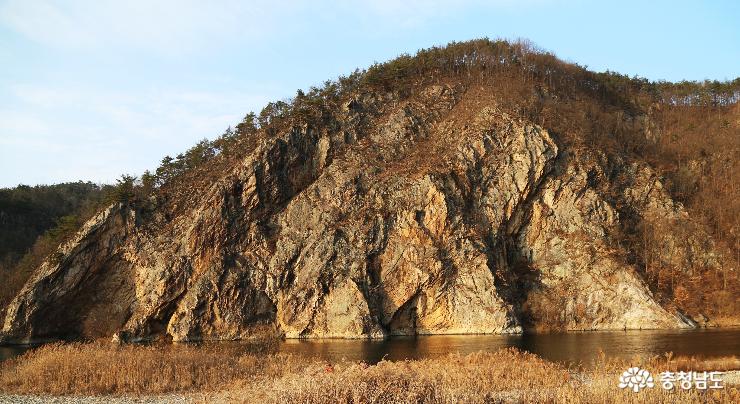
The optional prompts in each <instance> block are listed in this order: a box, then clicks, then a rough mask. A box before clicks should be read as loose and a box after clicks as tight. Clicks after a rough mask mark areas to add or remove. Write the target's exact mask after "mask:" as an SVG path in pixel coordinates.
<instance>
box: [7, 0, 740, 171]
mask: <svg viewBox="0 0 740 404" xmlns="http://www.w3.org/2000/svg"><path fill="white" fill-rule="evenodd" d="M738 4H740V2H737V1H680V0H676V1H631V0H622V1H598V2H596V1H593V2H589V1H581V0H572V1H556V0H521V1H515V0H493V1H466V0H458V1H452V0H434V1H417V0H406V1H403V2H395V1H388V0H381V1H372V0H365V1H353V0H345V1H320V0H314V1H304V0H295V1H277V0H272V1H263V0H256V1H229V0H226V1H215V0H214V1H194V0H159V1H158V0H148V1H138V0H128V1H110V0H97V1H72V0H71V1H47V0H18V1H15V0H0V186H14V185H17V184H19V183H24V184H42V183H47V184H48V183H56V182H61V181H73V180H78V179H82V180H91V181H95V182H112V181H114V179H115V178H116V177H118V176H119V175H120V174H122V173H131V174H140V173H142V172H143V171H144V170H145V169H153V168H156V166H157V165H158V162H159V161H160V160H161V158H162V157H163V156H165V155H167V154H170V155H174V154H177V153H178V152H181V151H184V150H185V149H187V148H188V147H190V146H191V145H193V144H194V143H195V142H196V141H198V140H199V139H202V138H204V137H207V138H214V137H216V136H218V135H219V134H221V133H222V132H223V131H224V129H225V128H226V127H227V126H229V125H233V124H235V123H236V122H238V121H239V120H240V119H241V117H242V116H244V114H246V113H247V112H249V111H251V110H254V111H259V110H260V109H261V108H262V106H263V105H264V104H265V103H267V102H268V101H271V100H276V99H282V98H287V97H291V96H293V95H294V94H295V91H296V89H298V88H303V89H305V88H308V87H309V86H311V85H318V84H320V83H321V82H323V81H324V80H326V79H329V78H335V77H337V76H338V75H340V74H346V73H349V72H351V71H352V70H354V69H355V68H357V67H366V66H368V65H369V64H371V63H372V62H373V61H384V60H387V59H390V58H393V57H394V56H396V55H398V54H400V53H403V52H414V51H416V50H417V49H419V48H422V47H429V46H432V45H440V44H445V43H447V42H449V41H452V40H466V39H471V38H477V37H483V36H488V37H490V38H519V37H521V38H527V39H530V40H532V41H533V42H535V43H536V44H537V45H539V46H540V47H542V48H545V49H547V50H550V51H553V52H555V53H556V54H557V55H558V56H559V57H561V58H562V59H565V60H570V61H574V62H578V63H579V64H581V65H587V66H588V67H589V68H590V69H592V70H597V71H603V70H606V69H610V70H615V71H619V72H621V73H627V74H630V75H635V74H637V75H640V76H643V77H647V78H650V79H655V80H658V79H665V80H681V79H692V80H703V79H705V78H708V79H719V80H723V79H732V78H735V77H737V76H740V6H739V5H738Z"/></svg>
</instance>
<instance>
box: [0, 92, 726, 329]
mask: <svg viewBox="0 0 740 404" xmlns="http://www.w3.org/2000/svg"><path fill="white" fill-rule="evenodd" d="M491 94H492V93H491V91H490V89H485V88H476V87H475V86H472V87H466V88H462V87H460V86H457V85H454V84H437V85H428V86H425V87H424V88H423V89H421V90H420V91H418V92H417V93H415V94H414V95H413V96H411V97H405V98H400V97H397V96H394V95H393V93H383V94H380V93H359V94H355V95H354V96H353V97H352V98H351V99H347V100H345V101H344V102H343V108H340V109H339V110H337V111H334V114H335V115H334V117H333V120H332V122H331V124H326V125H322V124H305V123H301V122H299V121H296V122H295V123H294V124H293V125H291V127H290V128H289V129H288V130H284V131H281V132H279V133H276V134H266V133H265V132H264V131H260V132H258V133H257V134H255V135H253V139H251V141H252V142H253V144H254V146H253V148H252V149H251V150H250V152H249V153H246V154H245V156H244V157H243V158H239V159H238V160H236V161H234V162H233V163H231V164H229V165H227V166H224V167H226V168H224V169H219V171H218V172H216V173H213V172H211V173H209V175H208V177H207V178H206V179H205V180H202V181H201V182H199V183H198V185H197V186H196V185H192V186H189V185H188V184H185V185H180V186H179V188H178V190H179V191H178V193H177V194H173V195H170V196H169V197H167V198H163V197H161V196H157V195H154V196H152V197H151V198H150V200H149V201H148V203H147V208H141V207H137V206H132V205H131V204H125V203H117V204H114V205H112V206H110V207H109V208H108V209H106V210H105V211H103V212H101V213H100V214H98V215H97V216H96V217H94V218H93V219H91V220H90V221H89V222H88V223H87V224H86V225H85V226H84V227H83V228H82V229H81V230H80V231H79V233H78V234H77V236H76V237H75V238H74V239H72V240H70V241H68V242H67V243H65V244H64V245H62V246H61V247H60V248H59V250H58V252H57V253H56V254H53V255H52V256H51V257H50V258H49V259H47V261H46V262H45V263H44V264H43V265H42V266H41V267H40V268H39V269H38V270H37V272H36V273H35V274H34V275H33V277H32V278H31V279H30V280H29V282H28V283H27V284H26V285H25V287H24V288H23V290H22V291H21V292H20V294H19V295H18V296H17V297H16V298H15V300H14V301H13V302H12V304H11V305H10V307H9V308H8V310H7V316H6V318H5V321H4V325H3V330H2V338H3V339H4V341H6V342H24V341H32V340H43V339H49V338H59V337H76V336H81V335H88V336H115V338H118V339H121V340H129V341H134V340H146V339H151V338H160V337H165V338H167V337H171V338H172V339H173V340H177V341H188V340H205V339H240V338H247V337H249V335H250V334H251V332H252V331H253V329H254V328H255V327H264V326H270V327H275V328H276V329H277V330H279V331H280V332H281V333H283V334H284V335H285V336H286V337H289V338H304V337H305V338H313V337H341V338H379V337H384V336H388V335H413V334H453V333H454V334H468V333H519V332H522V330H524V329H530V328H538V327H548V328H558V329H588V330H603V329H625V328H627V329H637V328H687V327H692V326H693V323H692V321H691V320H689V319H688V318H686V317H684V316H683V315H682V314H681V313H679V312H678V311H677V310H676V309H675V308H673V307H671V306H669V305H664V304H662V303H661V302H658V301H657V299H656V298H655V297H654V296H653V294H652V293H651V291H650V290H649V288H648V287H647V286H646V284H645V282H644V281H643V279H642V278H641V276H640V275H639V273H638V271H636V268H635V267H634V266H633V264H631V263H630V262H631V261H630V260H629V259H628V257H629V255H630V254H631V252H630V251H629V250H628V249H627V248H626V247H625V246H624V245H622V244H621V243H620V242H619V234H620V231H621V230H620V229H621V228H622V227H623V225H624V220H627V219H626V216H630V217H633V218H634V217H643V216H644V217H647V216H650V217H656V218H659V220H664V221H666V223H668V221H669V219H670V218H681V217H685V216H686V215H687V213H686V212H685V211H684V209H683V208H682V206H681V205H680V204H678V203H675V202H674V201H673V200H672V199H671V198H670V196H669V195H668V193H667V192H666V191H665V190H664V189H663V187H662V184H661V181H660V179H659V178H658V177H657V176H656V175H655V173H654V172H653V170H652V169H651V168H650V166H649V165H648V164H647V163H644V162H640V161H635V160H634V159H633V160H626V159H620V158H618V157H614V156H613V155H608V154H606V153H604V152H602V151H600V150H598V149H595V148H588V147H576V146H567V145H565V144H564V143H563V142H562V141H561V140H560V139H559V137H558V136H556V135H554V134H552V133H548V131H547V130H545V129H544V128H542V127H540V126H538V125H537V124H535V123H533V122H528V121H526V120H524V119H521V118H517V117H513V116H510V115H509V114H507V113H504V112H502V110H501V109H500V108H499V107H498V105H497V102H496V97H495V96H492V95H491ZM665 237H666V243H670V242H672V240H671V237H672V235H671V232H670V231H668V232H666V234H665ZM696 237H697V240H698V239H702V235H701V234H698V235H697V236H696ZM673 241H675V242H678V241H681V242H684V241H685V240H673ZM671 251H675V249H672V250H671ZM682 251H683V250H682ZM687 251H688V250H687ZM671 257H672V258H671ZM669 258H670V259H676V260H688V259H693V260H703V261H704V262H705V263H707V264H711V263H712V262H713V260H715V253H714V252H713V251H712V246H711V245H697V246H695V248H693V249H692V250H691V251H690V252H687V253H686V256H685V257H684V256H675V257H674V256H673V255H671V256H670V257H669ZM666 259H668V258H666Z"/></svg>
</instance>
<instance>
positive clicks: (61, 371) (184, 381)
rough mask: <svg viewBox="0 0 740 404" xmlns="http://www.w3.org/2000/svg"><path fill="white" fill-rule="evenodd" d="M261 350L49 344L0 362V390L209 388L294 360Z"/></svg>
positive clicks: (278, 369)
mask: <svg viewBox="0 0 740 404" xmlns="http://www.w3.org/2000/svg"><path fill="white" fill-rule="evenodd" d="M266 349H267V350H268V351H269V349H270V347H269V346H267V347H266V346H265V345H263V344H257V343H255V344H251V345H241V344H239V345H230V344H212V345H203V346H194V345H178V344H165V345H116V344H112V343H108V342H96V343H86V344H84V343H72V344H49V345H45V346H43V347H40V348H38V349H35V350H32V351H30V352H27V353H26V354H24V355H22V356H20V357H17V358H14V359H10V360H8V361H6V362H3V363H0V391H2V392H5V393H19V394H50V395H69V394H74V395H99V394H160V393H169V392H184V391H215V390H219V389H221V388H223V386H225V385H227V384H229V383H232V382H234V381H236V380H249V379H251V378H253V377H256V376H260V377H271V376H277V375H280V374H282V373H283V372H284V371H289V370H291V369H294V368H295V366H297V365H298V362H299V358H297V357H291V356H287V355H282V354H272V353H270V352H265V350H266ZM266 358H269V360H266ZM301 360H302V359H301Z"/></svg>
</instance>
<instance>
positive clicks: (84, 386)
mask: <svg viewBox="0 0 740 404" xmlns="http://www.w3.org/2000/svg"><path fill="white" fill-rule="evenodd" d="M271 348H273V347H272V346H270V345H269V344H268V345H263V344H256V345H254V346H246V347H245V346H239V347H235V346H233V345H232V346H230V345H210V346H200V347H196V346H188V345H159V346H142V345H123V346H119V345H114V344H109V343H87V344H82V343H74V344H53V345H47V346H44V347H41V348H38V349H36V350H33V351H31V352H28V353H26V354H24V355H22V356H20V357H18V358H15V359H11V360H8V361H6V362H4V363H2V365H0V391H1V392H3V393H6V394H37V395H159V394H181V393H197V395H193V396H192V397H193V398H196V397H200V398H196V400H198V399H199V400H203V401H234V402H260V403H277V402H289V403H290V402H294V403H319V402H348V403H355V402H357V403H365V402H433V403H452V402H510V401H513V402H569V403H570V402H583V403H595V402H604V403H609V402H619V403H623V402H624V403H629V402H656V403H674V402H740V390H739V389H738V387H737V385H732V384H727V383H725V384H726V387H725V389H723V390H712V391H699V390H689V391H682V390H680V389H679V390H678V391H675V390H674V391H666V390H663V389H662V388H660V387H659V381H658V380H657V374H656V375H654V376H655V377H656V387H655V388H652V389H647V390H644V391H642V392H640V393H632V392H630V391H624V390H620V389H619V388H618V387H617V383H618V377H619V375H620V374H621V373H622V372H623V371H624V370H625V369H626V368H627V367H628V366H629V365H641V366H643V367H644V368H647V369H650V370H653V372H654V373H658V372H660V371H664V370H669V369H670V370H678V369H684V370H689V369H690V370H696V371H701V370H705V369H707V370H733V369H740V359H738V358H734V357H733V358H722V359H717V360H713V361H701V360H696V359H692V358H671V357H670V356H666V357H655V358H649V359H645V360H636V361H633V362H631V363H628V362H625V361H621V360H614V359H609V358H601V359H600V360H599V361H598V363H596V366H594V367H589V368H588V369H586V368H583V369H575V370H574V369H566V368H564V367H562V366H559V365H557V364H554V363H551V362H547V361H545V360H543V359H541V358H539V357H537V356H535V355H532V354H528V353H524V352H520V351H517V350H515V349H504V350H500V351H497V352H493V353H483V352H481V353H474V354H470V355H464V356H463V355H449V356H446V357H442V358H435V359H424V360H417V361H401V362H389V361H383V362H380V363H378V364H376V365H366V364H363V363H354V362H343V363H334V364H328V363H326V362H322V361H319V360H317V359H315V358H308V357H303V356H297V355H286V354H281V353H275V352H271Z"/></svg>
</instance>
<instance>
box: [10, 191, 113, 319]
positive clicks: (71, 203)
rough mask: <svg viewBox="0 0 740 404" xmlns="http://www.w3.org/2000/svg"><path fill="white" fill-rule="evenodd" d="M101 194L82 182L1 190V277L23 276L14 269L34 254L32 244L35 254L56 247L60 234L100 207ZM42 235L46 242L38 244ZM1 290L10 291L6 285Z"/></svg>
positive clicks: (102, 193) (101, 192) (102, 194)
mask: <svg viewBox="0 0 740 404" xmlns="http://www.w3.org/2000/svg"><path fill="white" fill-rule="evenodd" d="M104 194H105V187H103V186H99V185H96V184H93V183H91V182H82V181H79V182H70V183H64V184H55V185H37V186H28V185H18V186H17V187H15V188H2V189H0V276H2V277H3V278H4V279H5V280H6V281H8V280H11V279H13V280H14V279H15V278H16V276H17V275H19V272H25V271H23V270H21V269H18V268H16V266H17V265H18V263H19V261H21V259H22V258H23V257H24V256H26V255H28V256H29V258H30V256H31V255H33V254H34V244H35V243H37V242H38V245H37V246H36V253H40V251H39V250H40V249H42V248H41V247H42V246H41V244H45V243H46V244H58V243H59V241H60V240H61V238H60V236H61V233H62V232H64V231H65V229H66V228H69V227H73V228H74V229H75V230H76V229H77V228H78V227H79V224H78V222H79V221H82V220H84V219H86V218H87V217H82V216H84V215H85V211H86V210H90V209H94V208H95V207H97V206H99V205H100V203H101V202H102V201H103V199H104ZM47 233H48V234H47ZM44 234H47V237H46V239H45V240H39V238H40V237H41V236H43V235H44ZM54 247H55V245H53V246H51V248H54ZM51 248H49V247H47V248H46V249H47V250H48V249H51ZM40 258H43V257H40ZM29 264H30V262H29ZM34 264H35V265H38V262H35V263H34ZM24 269H28V268H24ZM3 289H4V291H9V285H8V284H7V283H6V284H5V286H4V288H3ZM16 292H17V291H16ZM2 297H6V296H4V292H2V293H0V298H2ZM0 300H2V299H0ZM3 303H7V302H4V301H0V307H1V306H2V305H3ZM1 312H2V310H0V313H1Z"/></svg>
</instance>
